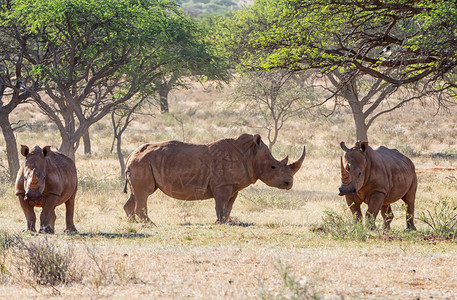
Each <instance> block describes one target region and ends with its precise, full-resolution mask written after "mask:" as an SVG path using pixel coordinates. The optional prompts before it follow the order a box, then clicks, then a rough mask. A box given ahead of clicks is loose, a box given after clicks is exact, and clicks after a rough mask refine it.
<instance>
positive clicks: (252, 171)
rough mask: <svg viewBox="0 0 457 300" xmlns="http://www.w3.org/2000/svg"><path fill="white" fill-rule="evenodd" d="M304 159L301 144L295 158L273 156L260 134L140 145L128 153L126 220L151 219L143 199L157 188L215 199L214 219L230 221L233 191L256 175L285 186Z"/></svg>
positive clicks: (187, 197)
mask: <svg viewBox="0 0 457 300" xmlns="http://www.w3.org/2000/svg"><path fill="white" fill-rule="evenodd" d="M304 158H305V148H304V149H303V153H302V155H301V157H300V159H298V160H297V161H296V162H294V163H292V164H287V161H288V158H287V157H286V158H285V159H283V160H282V161H277V160H276V159H275V158H274V157H273V156H272V154H271V152H270V150H269V149H268V147H267V146H266V145H265V144H264V143H263V141H262V139H261V137H260V136H259V135H257V134H256V135H250V134H242V135H241V136H239V137H238V138H227V139H221V140H218V141H215V142H212V143H209V144H200V145H199V144H188V143H183V142H179V141H168V142H163V143H158V144H144V145H142V146H140V147H138V148H137V149H136V150H135V151H134V152H133V153H132V154H131V155H130V157H129V158H128V161H127V164H126V183H125V188H124V192H125V193H126V192H127V183H128V184H129V185H130V190H131V193H130V197H129V198H128V200H127V202H126V203H125V205H124V210H125V212H126V213H127V216H128V218H129V220H130V221H134V220H135V215H136V216H138V217H139V218H140V220H141V221H145V222H151V220H150V219H149V217H148V213H147V198H148V196H149V195H151V194H152V193H154V191H156V190H157V189H160V190H161V191H162V192H164V193H165V194H166V195H168V196H170V197H173V198H176V199H180V200H203V199H209V198H214V199H215V201H216V214H217V222H218V223H226V222H227V221H229V220H230V212H231V210H232V206H233V203H234V202H235V199H236V197H237V195H238V192H239V191H240V190H242V189H244V188H246V187H247V186H249V185H251V184H253V183H255V182H256V181H257V180H259V179H260V180H261V181H263V182H264V183H266V184H267V185H269V186H272V187H276V188H280V189H287V190H288V189H290V188H292V184H293V176H294V174H295V173H296V172H297V171H298V170H299V169H300V167H301V165H302V162H303V159H304Z"/></svg>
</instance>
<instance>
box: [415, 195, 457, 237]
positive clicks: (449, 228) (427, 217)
mask: <svg viewBox="0 0 457 300" xmlns="http://www.w3.org/2000/svg"><path fill="white" fill-rule="evenodd" d="M419 220H421V221H422V222H424V223H425V224H427V225H428V226H429V227H430V233H431V234H432V235H433V236H434V237H436V238H444V239H453V240H454V239H455V238H456V237H457V203H455V202H453V201H451V199H450V198H446V199H442V200H441V201H439V202H438V204H437V205H435V206H434V207H433V210H431V211H430V210H427V211H426V212H421V214H420V216H419Z"/></svg>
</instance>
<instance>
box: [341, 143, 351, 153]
mask: <svg viewBox="0 0 457 300" xmlns="http://www.w3.org/2000/svg"><path fill="white" fill-rule="evenodd" d="M340 147H341V149H343V150H344V152H348V151H349V148H348V147H346V144H345V143H344V142H341V143H340Z"/></svg>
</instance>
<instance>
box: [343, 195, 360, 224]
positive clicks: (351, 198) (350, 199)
mask: <svg viewBox="0 0 457 300" xmlns="http://www.w3.org/2000/svg"><path fill="white" fill-rule="evenodd" d="M345 197H346V203H347V205H348V207H349V209H350V210H351V213H352V215H353V216H354V217H355V219H356V220H357V221H362V210H361V209H360V203H359V202H360V201H356V200H355V197H356V196H355V195H346V196H345Z"/></svg>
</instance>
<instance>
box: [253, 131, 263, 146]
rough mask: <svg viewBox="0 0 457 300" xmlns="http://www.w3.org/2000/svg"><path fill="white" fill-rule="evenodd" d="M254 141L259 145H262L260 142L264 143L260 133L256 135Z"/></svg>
mask: <svg viewBox="0 0 457 300" xmlns="http://www.w3.org/2000/svg"><path fill="white" fill-rule="evenodd" d="M254 143H255V144H256V145H257V147H260V144H261V143H262V138H261V137H260V135H259V134H256V135H254Z"/></svg>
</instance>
